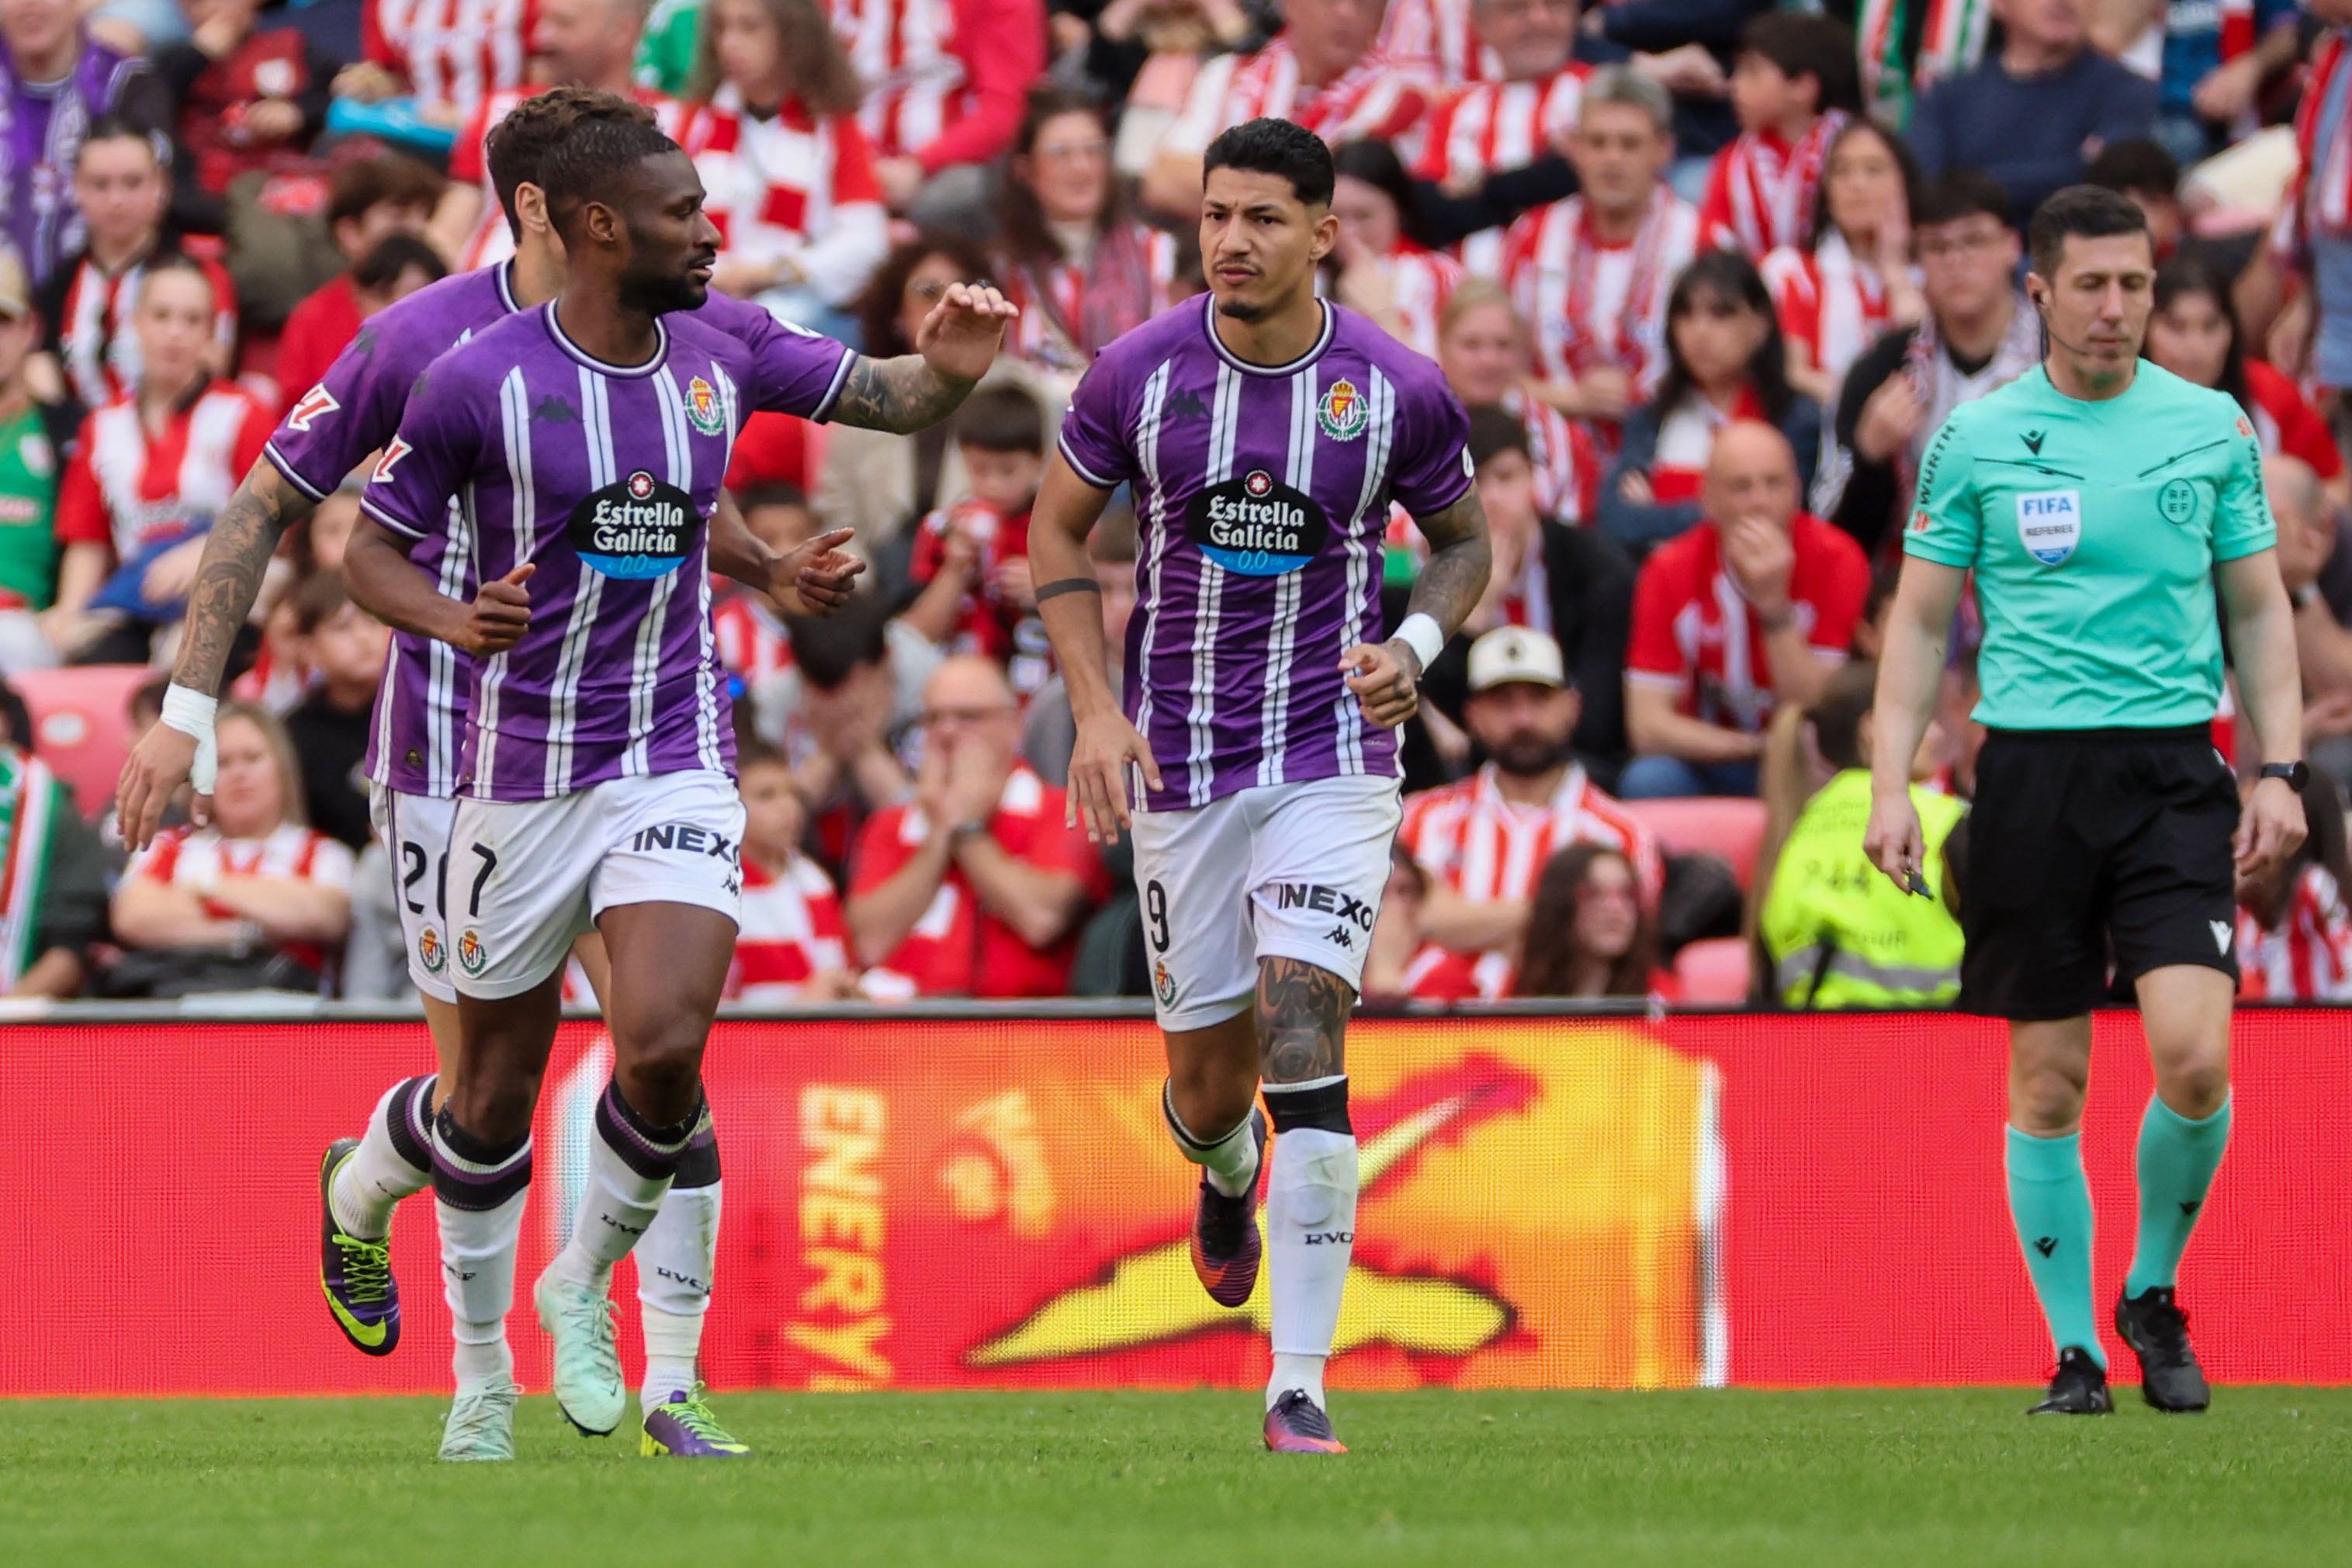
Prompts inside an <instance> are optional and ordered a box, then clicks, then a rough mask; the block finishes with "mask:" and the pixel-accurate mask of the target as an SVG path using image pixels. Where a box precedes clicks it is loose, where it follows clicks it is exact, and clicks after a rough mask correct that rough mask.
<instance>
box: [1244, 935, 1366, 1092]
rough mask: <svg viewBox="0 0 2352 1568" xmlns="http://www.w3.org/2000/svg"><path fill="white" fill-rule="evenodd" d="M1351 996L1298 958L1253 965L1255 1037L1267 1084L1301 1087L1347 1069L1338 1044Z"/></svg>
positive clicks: (1344, 985) (1339, 981) (1336, 979)
mask: <svg viewBox="0 0 2352 1568" xmlns="http://www.w3.org/2000/svg"><path fill="white" fill-rule="evenodd" d="M1355 1006H1356V993H1355V991H1354V990H1353V989H1352V988H1350V987H1349V984H1348V982H1347V981H1345V980H1343V979H1341V978H1340V977H1339V976H1337V975H1335V974H1333V973H1332V972H1331V971H1330V970H1328V969H1325V968H1319V967H1317V966H1315V965H1313V964H1309V963H1307V962H1306V961H1305V960H1304V959H1300V958H1267V959H1265V960H1263V961H1261V962H1260V964H1259V965H1258V980H1257V1033H1258V1039H1259V1040H1261V1041H1262V1042H1263V1044H1262V1046H1261V1050H1263V1051H1264V1052H1265V1081H1266V1082H1268V1083H1306V1082H1312V1081H1313V1080H1315V1079H1318V1078H1332V1077H1336V1076H1338V1075H1339V1074H1340V1073H1342V1072H1345V1071H1347V1067H1346V1065H1345V1063H1346V1054H1345V1052H1344V1051H1343V1049H1342V1043H1343V1041H1344V1040H1345V1038H1346V1035H1347V1030H1348V1015H1349V1013H1350V1012H1352V1011H1353V1010H1354V1009H1355Z"/></svg>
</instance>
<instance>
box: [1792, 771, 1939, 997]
mask: <svg viewBox="0 0 2352 1568" xmlns="http://www.w3.org/2000/svg"><path fill="white" fill-rule="evenodd" d="M1911 803H1912V804H1913V805H1914V806H1915V807H1916V808H1917V810H1918V812H1919V829H1920V832H1921V834H1922V835H1923V836H1924V837H1925V839H1926V840H1927V864H1926V865H1924V866H1922V867H1921V868H1920V873H1921V874H1922V875H1923V876H1924V877H1926V879H1927V890H1928V892H1929V893H1930V894H1933V896H1932V897H1928V898H1921V897H1919V896H1918V895H1917V894H1910V893H1906V892H1904V891H1903V890H1902V889H1900V888H1898V887H1896V886H1895V884H1894V883H1892V882H1890V881H1888V880H1887V878H1886V876H1885V873H1883V872H1881V871H1880V870H1879V869H1878V868H1877V867H1876V866H1874V865H1872V864H1871V863H1870V857H1869V856H1868V855H1866V854H1864V853H1863V850H1862V836H1863V833H1864V831H1865V830H1866V829H1867V828H1868V827H1869V825H1870V772H1869V770H1868V769H1867V768H1847V769H1846V770H1845V771H1844V772H1843V773H1840V774H1839V775H1838V776H1837V777H1836V778H1834V779H1831V780H1830V781H1829V783H1828V784H1826V785H1824V786H1823V787H1822V790H1821V792H1820V793H1819V794H1816V795H1815V796H1814V797H1813V798H1812V799H1811V800H1808V801H1806V802H1805V809H1804V810H1803V811H1802V812H1801V813H1800V814H1799V815H1798V818H1797V821H1796V825H1795V826H1793V827H1791V828H1790V830H1789V841H1788V842H1787V843H1786V844H1785V845H1783V846H1782V848H1781V850H1780V864H1779V865H1778V866H1777V867H1776V868H1775V869H1774V871H1773V873H1772V890H1771V892H1770V893H1769V894H1767V895H1766V897H1765V900H1764V909H1763V913H1762V915H1761V917H1760V919H1759V930H1760V934H1761V935H1762V936H1763V939H1764V948H1765V951H1766V952H1767V954H1769V956H1770V958H1771V961H1772V989H1773V990H1774V992H1775V993H1777V994H1778V995H1779V996H1780V999H1781V1000H1782V1001H1783V1002H1785V1003H1786V1004H1788V1005H1789V1006H1790V1007H1793V1008H1905V1007H1940V1006H1943V1005H1946V1004H1948V1003H1949V1002H1950V1001H1951V1000H1952V998H1955V997H1956V996H1958V994H1959V989H1960V946H1961V944H1960V924H1959V922H1958V920H1956V919H1954V918H1953V916H1952V913H1951V911H1950V910H1948V909H1947V908H1946V907H1945V905H1944V874H1945V873H1944V844H1945V841H1947V840H1948V839H1949V838H1950V837H1951V836H1952V830H1953V828H1955V827H1957V826H1958V824H1959V821H1960V819H1961V818H1962V817H1963V816H1965V815H1966V814H1967V812H1968V808H1967V807H1966V806H1964V805H1962V804H1961V803H1960V802H1959V801H1958V800H1953V799H1952V798H1951V797H1950V796H1948V795H1938V794H1935V793H1933V792H1931V791H1929V790H1926V789H1920V788H1919V787H1918V786H1917V785H1916V784H1915V785H1913V786H1912V787H1911Z"/></svg>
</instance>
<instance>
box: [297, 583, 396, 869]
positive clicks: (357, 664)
mask: <svg viewBox="0 0 2352 1568" xmlns="http://www.w3.org/2000/svg"><path fill="white" fill-rule="evenodd" d="M293 607H294V632H295V635H296V637H297V638H298V639H299V648H300V649H301V655H302V663H303V664H304V665H306V666H307V667H308V668H309V669H310V671H311V672H312V673H313V675H314V679H315V684H314V685H312V686H311V688H310V695H307V696H305V697H304V698H303V699H302V700H301V701H300V702H299V703H298V704H297V705H295V706H294V709H293V711H292V712H290V713H289V714H288V715H287V716H286V733H287V735H288V736H289V737H290V738H291V739H292V740H293V742H294V755H295V757H296V758H297V759H298V760H299V762H300V764H301V772H302V794H303V798H304V799H305V800H308V801H309V802H310V825H311V826H312V827H314V828H316V829H318V830H319V831H320V832H322V833H324V834H326V835H327V836H328V837H329V838H331V839H340V840H341V841H343V842H344V843H346V844H349V845H350V846H351V847H352V849H354V850H362V849H365V848H366V847H367V845H368V841H369V840H370V839H371V838H372V837H373V832H372V830H371V828H370V825H369V822H368V781H367V748H368V736H369V733H370V732H371V730H372V729H373V725H372V724H371V722H370V720H371V717H372V716H373V713H374V711H375V694H376V688H377V686H378V685H381V684H382V683H383V660H384V653H385V650H386V649H387V648H389V647H390V646H391V643H392V633H391V632H390V631H388V630H387V629H386V628H385V626H384V624H383V622H381V621H378V620H377V619H376V618H375V617H374V616H373V615H370V614H369V613H368V612H366V611H364V610H362V609H361V608H360V607H359V606H358V605H356V604H354V603H352V600H351V595H350V594H349V593H347V592H346V591H344V588H343V574H342V573H341V572H340V571H321V572H319V573H318V574H316V575H315V576H313V577H311V578H310V580H308V581H306V582H304V583H303V584H302V586H301V587H299V588H298V589H296V590H295V591H294V595H293Z"/></svg>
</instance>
